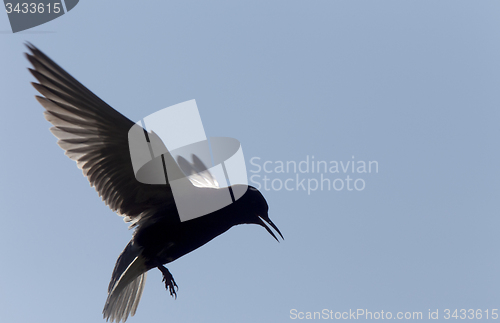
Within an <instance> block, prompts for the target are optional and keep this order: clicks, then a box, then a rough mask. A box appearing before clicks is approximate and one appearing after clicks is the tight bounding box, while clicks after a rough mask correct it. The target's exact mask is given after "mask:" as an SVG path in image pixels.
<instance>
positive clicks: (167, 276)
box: [157, 266, 179, 298]
mask: <svg viewBox="0 0 500 323" xmlns="http://www.w3.org/2000/svg"><path fill="white" fill-rule="evenodd" d="M157 268H158V269H159V270H160V271H161V273H162V274H163V281H164V282H165V288H166V289H167V290H168V291H169V292H170V296H172V297H175V298H177V293H176V292H175V289H174V287H176V288H177V290H179V286H177V284H176V283H175V280H174V276H172V274H171V273H170V271H168V269H167V268H165V267H164V266H158V267H157Z"/></svg>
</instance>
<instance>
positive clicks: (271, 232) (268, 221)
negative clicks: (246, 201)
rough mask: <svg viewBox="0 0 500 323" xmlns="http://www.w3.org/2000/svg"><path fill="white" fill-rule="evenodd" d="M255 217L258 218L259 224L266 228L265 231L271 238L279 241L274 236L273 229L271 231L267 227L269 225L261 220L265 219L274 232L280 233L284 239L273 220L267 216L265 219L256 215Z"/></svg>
mask: <svg viewBox="0 0 500 323" xmlns="http://www.w3.org/2000/svg"><path fill="white" fill-rule="evenodd" d="M257 218H258V219H259V224H260V225H261V226H263V227H264V228H266V230H267V232H269V234H270V235H272V236H273V238H274V239H276V241H278V242H280V241H279V240H278V238H276V235H275V234H274V233H273V231H271V229H269V227H268V226H267V225H266V223H265V222H264V221H263V220H265V221H266V222H267V223H268V224H269V225H270V226H271V227H272V228H273V229H274V230H276V232H278V234H279V235H280V237H281V239H283V240H285V238H283V235H282V234H281V232H280V230H279V229H278V227H277V226H276V225H275V224H274V223H273V221H271V219H269V218H267V219H266V218H262V217H261V216H257Z"/></svg>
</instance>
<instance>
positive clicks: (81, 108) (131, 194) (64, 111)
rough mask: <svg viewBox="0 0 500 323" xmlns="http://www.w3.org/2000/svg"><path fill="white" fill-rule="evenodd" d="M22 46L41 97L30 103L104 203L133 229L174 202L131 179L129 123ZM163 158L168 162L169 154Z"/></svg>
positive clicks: (165, 191)
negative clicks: (41, 110) (41, 112)
mask: <svg viewBox="0 0 500 323" xmlns="http://www.w3.org/2000/svg"><path fill="white" fill-rule="evenodd" d="M27 47H28V48H29V50H30V51H31V54H26V57H27V58H28V60H29V61H30V62H31V64H33V69H31V68H30V69H29V70H30V72H31V73H32V74H33V76H34V77H35V78H36V79H37V80H38V82H39V83H32V84H33V86H34V87H35V89H36V90H37V91H38V92H40V93H41V94H42V95H43V97H42V96H36V99H37V100H38V102H40V104H41V105H42V106H43V107H44V108H45V109H46V111H45V112H44V114H45V118H46V119H47V120H48V121H49V122H50V123H52V124H53V125H54V127H52V128H51V129H50V130H51V132H52V133H53V134H54V135H55V136H56V137H57V138H58V139H59V141H58V142H57V143H58V145H59V146H60V147H61V148H62V149H64V150H65V151H66V155H67V156H68V157H69V158H71V159H73V160H74V161H76V163H77V165H78V167H79V168H80V169H82V171H83V174H84V175H85V176H86V177H87V178H88V180H89V182H90V185H91V186H93V187H94V188H95V189H96V191H97V192H98V193H99V196H101V197H102V200H103V201H104V202H105V203H106V205H108V206H109V207H110V208H111V209H112V210H113V211H116V212H117V213H118V214H119V215H122V216H124V217H125V219H124V220H125V221H126V222H132V224H131V226H134V225H138V224H140V222H141V220H144V219H146V218H148V217H149V216H151V215H152V214H151V213H152V212H154V211H155V210H156V209H157V208H159V207H161V206H163V205H165V204H168V203H174V200H173V196H172V191H171V189H170V185H168V184H167V185H148V184H143V183H140V182H138V181H137V180H136V178H135V176H134V171H133V168H132V161H131V157H130V152H129V146H128V131H129V130H130V128H131V127H132V126H133V125H134V123H133V122H132V121H131V120H129V119H128V118H126V117H125V116H123V115H122V114H121V113H119V112H118V111H116V110H115V109H113V108H112V107H110V106H109V105H108V104H106V103H105V102H104V101H102V100H101V99H99V98H98V97H97V96H96V95H95V94H93V93H92V92H91V91H90V90H88V89H87V88H86V87H85V86H83V85H82V84H80V83H79V82H78V81H77V80H76V79H74V78H73V77H72V76H71V75H69V74H68V73H67V72H66V71H64V70H63V69H62V68H61V67H59V66H58V65H57V64H56V63H55V62H54V61H52V60H51V59H50V58H49V57H47V56H46V55H45V54H44V53H42V52H41V51H40V50H39V49H37V48H36V47H35V46H33V45H31V44H27ZM165 155H166V156H165V157H166V158H170V159H172V160H173V158H172V157H171V156H170V154H165ZM170 164H175V162H174V163H170ZM179 171H180V170H179Z"/></svg>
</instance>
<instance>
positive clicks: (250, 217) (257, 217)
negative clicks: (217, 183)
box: [233, 185, 284, 242]
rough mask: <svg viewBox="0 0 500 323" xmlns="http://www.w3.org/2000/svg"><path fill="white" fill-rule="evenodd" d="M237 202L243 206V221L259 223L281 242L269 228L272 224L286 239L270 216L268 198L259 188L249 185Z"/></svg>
mask: <svg viewBox="0 0 500 323" xmlns="http://www.w3.org/2000/svg"><path fill="white" fill-rule="evenodd" d="M236 186H238V185H236ZM234 188H235V187H234V186H233V190H234ZM237 202H238V204H240V205H241V207H242V208H243V210H242V211H243V219H242V220H243V223H248V224H258V225H260V226H262V227H264V228H265V229H266V230H267V232H269V234H271V235H272V236H273V237H274V239H276V241H278V242H279V240H278V238H277V237H276V235H275V234H274V233H273V231H272V230H271V229H270V228H269V226H271V227H272V228H273V229H274V230H275V231H276V232H278V234H279V235H280V237H281V239H284V238H283V235H282V234H281V232H280V230H279V229H278V227H277V226H276V225H275V224H274V223H273V221H271V219H270V218H269V214H268V211H269V206H268V205H267V202H266V199H265V198H264V196H263V195H262V193H261V192H260V191H259V190H258V189H256V188H255V187H253V186H250V185H249V186H248V189H247V190H246V192H245V194H244V195H243V196H242V197H241V198H240V199H239V200H238V201H237Z"/></svg>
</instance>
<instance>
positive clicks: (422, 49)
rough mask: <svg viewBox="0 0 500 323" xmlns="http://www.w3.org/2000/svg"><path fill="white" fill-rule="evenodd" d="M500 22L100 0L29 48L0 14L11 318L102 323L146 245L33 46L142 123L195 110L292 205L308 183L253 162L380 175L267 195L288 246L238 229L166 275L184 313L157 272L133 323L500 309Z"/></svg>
mask: <svg viewBox="0 0 500 323" xmlns="http://www.w3.org/2000/svg"><path fill="white" fill-rule="evenodd" d="M499 17H500V3H499V2H498V1H332V0H329V1H236V2H235V1H205V2H201V1H175V2H172V1H163V2H159V1H156V2H153V1H151V2H137V1H134V2H132V1H121V2H119V3H118V2H108V1H103V2H102V1H101V2H97V1H80V3H79V4H78V5H77V6H76V7H75V8H74V9H73V10H72V11H70V12H69V13H68V14H65V15H64V16H62V17H60V18H58V19H56V20H53V21H51V22H49V23H46V24H44V25H41V26H38V27H35V28H33V29H31V30H29V31H26V32H21V33H18V34H12V33H11V32H10V25H9V22H8V19H7V14H0V48H1V50H0V59H1V60H0V93H1V104H0V109H1V112H2V116H3V120H4V121H3V126H2V127H0V147H1V155H0V156H1V159H0V160H1V165H2V172H1V186H0V188H1V192H0V193H1V194H0V203H1V209H2V211H1V212H0V219H1V224H2V230H1V233H0V246H1V253H0V255H1V258H2V259H1V261H0V322H9V323H18V322H23V323H24V322H37V323H38V322H40V323H44V322H69V321H70V322H74V323H79V322H101V321H102V314H101V311H102V308H103V306H104V302H105V300H106V293H107V286H108V282H109V279H110V277H111V272H112V270H113V266H114V264H115V261H116V258H117V257H118V255H119V254H120V252H121V251H122V249H123V248H124V247H125V245H126V244H127V242H128V241H129V240H130V237H131V235H132V231H129V230H127V225H126V224H124V223H123V221H122V219H121V218H120V217H118V216H117V215H116V214H114V213H113V212H112V211H110V210H109V209H108V208H107V207H106V206H105V205H104V203H103V202H102V201H100V198H99V197H98V195H97V193H96V192H95V191H94V189H93V188H91V187H89V183H88V181H87V180H86V179H85V178H84V177H83V175H82V173H81V171H80V170H78V169H77V167H76V164H75V162H73V161H71V160H70V159H69V158H67V157H65V156H64V153H63V151H62V150H61V149H60V148H59V147H58V146H57V145H56V138H55V137H54V136H53V135H52V134H51V133H50V132H49V130H48V129H49V126H50V124H49V123H48V122H47V121H46V120H45V119H44V118H43V114H42V111H43V108H42V107H41V106H40V105H39V104H38V103H37V102H36V100H35V99H34V95H35V94H36V91H35V90H34V89H33V88H32V87H31V85H30V82H31V81H34V78H33V77H32V76H31V75H30V74H29V73H28V71H27V70H26V68H27V67H28V66H29V63H28V61H27V60H26V59H25V58H24V56H23V52H24V51H25V47H24V45H23V43H24V42H25V41H29V42H32V43H33V44H34V45H36V46H38V47H39V48H40V49H41V50H43V51H44V52H45V53H46V54H47V55H49V56H50V57H51V58H52V59H54V60H55V61H56V62H57V63H58V64H60V65H61V66H62V67H63V68H65V69H66V70H67V71H68V72H69V73H71V74H72V75H73V76H74V77H76V78H77V79H78V80H79V81H80V82H82V83H83V84H84V85H85V86H87V87H88V88H89V89H90V90H92V91H93V92H94V93H96V94H97V95H98V96H99V97H100V98H102V99H103V100H104V101H106V102H107V103H108V104H110V105H111V106H112V107H114V108H115V109H117V110H119V111H120V112H121V113H123V114H124V115H126V116H127V117H129V118H130V119H131V120H133V121H136V120H139V119H141V118H143V117H145V116H147V115H149V114H151V113H154V112H156V111H158V110H160V109H163V108H165V107H168V106H170V105H173V104H176V103H180V102H184V101H187V100H191V99H196V102H197V104H198V108H199V111H200V114H201V118H202V120H203V124H204V127H205V131H206V133H207V135H208V136H227V137H233V138H237V139H238V140H239V141H240V142H241V143H242V147H243V152H244V154H245V159H246V161H247V166H248V170H249V175H259V176H261V177H260V179H261V182H262V178H263V176H264V175H267V176H268V178H270V179H271V180H275V187H278V184H279V183H280V182H282V183H283V182H285V181H286V180H287V179H289V178H292V179H293V181H296V176H297V174H296V173H293V172H292V173H276V172H274V169H273V168H272V167H271V170H273V172H272V173H264V171H263V170H262V171H261V172H260V173H252V172H251V171H256V170H257V168H258V167H256V166H253V165H251V164H250V159H251V158H253V157H259V158H260V160H258V163H259V164H260V165H261V166H262V164H263V163H264V162H265V161H272V162H274V161H284V162H286V161H295V162H296V163H299V162H300V161H303V160H306V158H307V156H309V157H308V158H309V159H310V160H311V159H312V156H314V160H315V161H318V160H324V161H327V162H330V161H338V162H340V161H342V162H343V163H344V164H345V163H347V162H352V161H353V160H355V161H366V162H367V161H377V162H378V173H377V172H374V171H373V170H372V173H370V174H367V173H357V172H354V173H352V172H350V171H348V172H347V173H343V172H342V170H340V173H325V174H320V173H311V172H310V173H304V174H303V173H298V176H299V178H300V179H306V182H305V185H307V179H311V184H312V185H314V180H313V179H320V176H321V175H323V176H324V178H328V179H330V180H331V181H333V180H335V179H339V181H340V180H346V178H347V176H350V178H352V179H362V180H363V181H364V183H365V188H364V189H363V190H360V191H358V190H355V189H354V190H352V191H349V190H347V188H344V189H343V190H340V191H336V190H333V189H330V190H328V189H327V188H326V187H324V188H323V190H320V189H318V190H317V191H314V192H310V194H308V192H307V191H304V190H302V188H301V187H299V189H298V190H297V187H296V186H293V185H292V184H293V183H295V182H292V181H289V182H288V183H289V184H288V185H289V186H288V187H289V188H290V187H292V188H293V189H292V190H291V191H287V190H285V189H284V188H282V189H281V190H273V189H271V190H264V189H263V194H264V196H265V197H266V199H267V201H268V203H269V206H270V209H269V214H270V217H271V219H272V220H273V221H274V222H275V223H276V225H277V226H278V227H279V228H280V230H281V232H282V233H283V235H284V236H285V240H284V241H283V242H281V243H277V242H276V241H275V240H274V239H273V238H272V237H271V236H270V235H269V234H268V233H267V232H266V231H265V230H264V229H263V228H261V227H258V226H255V225H245V226H239V227H236V228H233V229H231V230H230V231H228V232H227V233H225V234H223V235H222V236H220V237H218V238H216V239H215V240H213V241H211V242H210V243H208V244H207V245H205V246H203V247H202V248H200V249H198V250H196V251H194V252H192V253H190V254H188V255H186V256H184V257H182V258H180V259H178V260H177V261H175V262H174V263H172V264H170V265H169V266H168V268H169V269H170V271H171V272H172V274H173V276H174V277H175V280H176V282H177V283H178V285H179V292H178V298H177V300H174V299H172V297H170V296H169V294H168V293H167V292H166V291H165V288H164V285H163V283H162V281H161V273H160V272H159V271H158V270H153V271H152V272H150V274H149V275H148V281H147V284H146V288H145V291H144V295H143V297H142V300H141V303H140V305H139V308H138V311H137V314H136V316H135V317H132V318H129V321H130V322H252V323H254V322H290V321H293V320H292V319H291V318H290V310H292V309H296V310H297V311H298V312H299V311H303V312H307V311H321V310H323V309H328V310H332V311H333V312H334V313H335V312H345V311H349V310H350V309H351V310H356V309H367V310H368V311H372V312H377V311H378V312H380V311H382V310H383V311H384V312H387V311H391V312H392V313H393V315H394V316H395V315H396V313H397V312H403V313H404V312H407V311H409V312H414V311H418V312H422V313H423V315H424V319H426V318H427V315H428V311H429V309H431V310H432V311H436V310H439V317H440V318H441V320H443V321H444V319H443V317H444V310H445V309H451V310H452V311H453V310H454V309H462V308H463V309H467V310H468V309H474V310H477V309H481V310H483V311H485V310H487V309H488V310H489V313H491V309H495V308H498V309H500V302H499V301H500V296H499V295H500V292H499V291H500V278H499V277H500V276H499V273H500V258H499V246H500V235H499V228H500V217H499V214H500V206H499V203H498V201H499V197H500V171H499V167H498V161H499V159H500V153H499V145H498V142H499V138H500V127H499V124H500V92H499V88H500V77H499V75H500V55H499V54H500V41H499V39H500V37H499V36H500V18H499ZM353 156H354V157H353ZM256 161H257V160H256V159H254V163H255V162H256ZM268 166H271V165H270V164H268ZM268 169H269V168H268ZM254 179H255V180H258V177H254ZM339 181H337V184H338V185H339V186H340V182H339ZM360 183H361V182H358V184H360ZM254 185H256V184H254ZM351 185H352V182H351ZM339 186H337V187H339ZM351 187H352V186H351ZM483 315H485V314H484V312H483ZM484 319H485V317H484V316H483V320H484ZM490 319H491V317H490ZM498 320H500V318H499V319H498ZM295 321H297V320H295Z"/></svg>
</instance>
